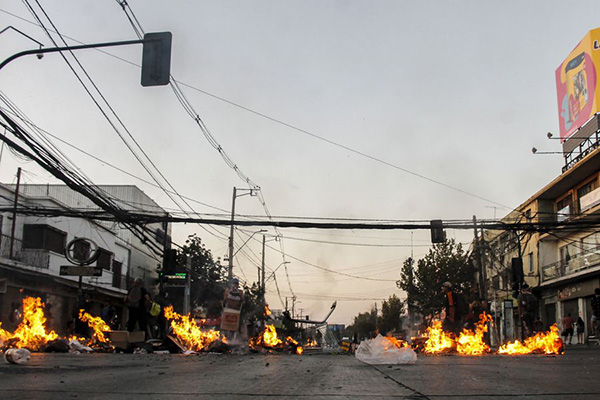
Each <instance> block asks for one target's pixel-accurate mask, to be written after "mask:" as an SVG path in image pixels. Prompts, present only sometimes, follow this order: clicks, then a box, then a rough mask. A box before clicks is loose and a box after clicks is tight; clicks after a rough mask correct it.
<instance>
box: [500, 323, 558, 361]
mask: <svg viewBox="0 0 600 400" xmlns="http://www.w3.org/2000/svg"><path fill="white" fill-rule="evenodd" d="M564 352H565V347H564V344H563V341H562V339H561V338H560V335H559V331H558V327H557V326H556V325H552V326H551V327H550V332H539V333H537V334H536V335H535V336H532V337H529V338H527V339H525V342H524V343H521V342H520V341H518V340H517V341H515V342H510V343H507V344H505V345H503V346H500V348H499V349H498V354H508V355H520V354H532V353H537V354H564Z"/></svg>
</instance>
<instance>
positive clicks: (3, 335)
mask: <svg viewBox="0 0 600 400" xmlns="http://www.w3.org/2000/svg"><path fill="white" fill-rule="evenodd" d="M9 337H10V333H9V332H8V331H5V330H4V329H2V322H0V342H5V341H6V340H7V339H8V338H9Z"/></svg>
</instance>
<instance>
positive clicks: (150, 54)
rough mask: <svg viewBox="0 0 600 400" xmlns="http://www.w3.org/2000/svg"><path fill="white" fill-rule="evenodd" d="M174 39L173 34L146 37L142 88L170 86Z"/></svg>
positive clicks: (162, 33) (163, 33) (147, 35)
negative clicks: (172, 42) (172, 43)
mask: <svg viewBox="0 0 600 400" xmlns="http://www.w3.org/2000/svg"><path fill="white" fill-rule="evenodd" d="M172 39H173V36H172V35H171V32H155V33H146V34H145V35H144V49H143V51H142V86H162V85H168V84H169V78H170V76H171V41H172Z"/></svg>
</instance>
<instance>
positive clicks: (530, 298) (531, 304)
mask: <svg viewBox="0 0 600 400" xmlns="http://www.w3.org/2000/svg"><path fill="white" fill-rule="evenodd" d="M517 300H518V302H519V311H520V312H521V321H523V325H524V327H523V328H524V329H523V331H524V333H525V337H529V336H532V335H533V331H534V329H533V321H534V320H535V317H536V315H537V311H538V301H537V297H535V296H534V295H533V294H532V293H531V289H530V288H529V285H528V284H526V283H523V286H522V287H521V293H520V294H519V297H518V298H517Z"/></svg>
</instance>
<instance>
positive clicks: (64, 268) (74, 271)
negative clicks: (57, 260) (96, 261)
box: [60, 265, 102, 276]
mask: <svg viewBox="0 0 600 400" xmlns="http://www.w3.org/2000/svg"><path fill="white" fill-rule="evenodd" d="M60 275H66V276H102V267H82V266H79V265H61V266H60Z"/></svg>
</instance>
